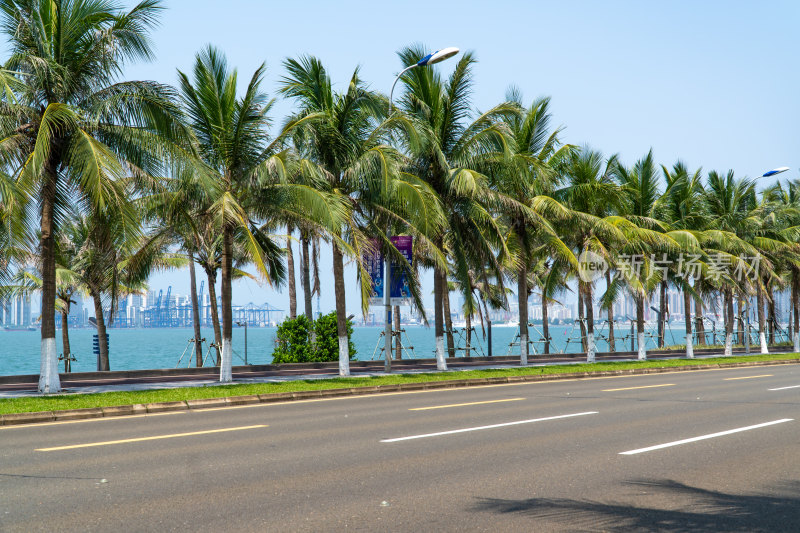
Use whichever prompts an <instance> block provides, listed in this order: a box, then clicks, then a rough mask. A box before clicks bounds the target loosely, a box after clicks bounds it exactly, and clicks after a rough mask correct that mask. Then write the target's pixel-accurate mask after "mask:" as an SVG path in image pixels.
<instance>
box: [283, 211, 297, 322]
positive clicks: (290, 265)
mask: <svg viewBox="0 0 800 533" xmlns="http://www.w3.org/2000/svg"><path fill="white" fill-rule="evenodd" d="M292 233H294V226H293V225H291V224H287V225H286V276H287V277H288V281H289V318H291V319H292V320H294V319H295V318H297V288H296V287H295V278H294V251H293V250H292Z"/></svg>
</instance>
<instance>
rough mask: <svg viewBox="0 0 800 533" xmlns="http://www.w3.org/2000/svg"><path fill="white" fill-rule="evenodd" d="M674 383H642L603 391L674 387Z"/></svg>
mask: <svg viewBox="0 0 800 533" xmlns="http://www.w3.org/2000/svg"><path fill="white" fill-rule="evenodd" d="M674 386H675V384H674V383H662V384H661V385H642V386H641V387H623V388H621V389H603V391H602V392H616V391H618V390H636V389H654V388H656V387H674Z"/></svg>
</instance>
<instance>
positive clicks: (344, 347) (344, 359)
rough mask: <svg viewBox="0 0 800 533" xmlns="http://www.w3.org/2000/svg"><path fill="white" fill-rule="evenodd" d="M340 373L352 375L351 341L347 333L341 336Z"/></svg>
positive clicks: (341, 374)
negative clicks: (348, 339)
mask: <svg viewBox="0 0 800 533" xmlns="http://www.w3.org/2000/svg"><path fill="white" fill-rule="evenodd" d="M339 375H340V376H349V375H350V343H349V342H348V341H347V335H345V336H343V337H339Z"/></svg>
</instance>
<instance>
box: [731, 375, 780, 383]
mask: <svg viewBox="0 0 800 533" xmlns="http://www.w3.org/2000/svg"><path fill="white" fill-rule="evenodd" d="M771 377H772V374H761V375H760V376H742V377H740V378H724V379H723V381H733V380H735V379H753V378H771Z"/></svg>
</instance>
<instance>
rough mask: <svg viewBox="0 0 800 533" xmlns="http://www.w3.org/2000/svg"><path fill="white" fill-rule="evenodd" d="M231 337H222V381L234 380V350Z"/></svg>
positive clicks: (220, 367)
mask: <svg viewBox="0 0 800 533" xmlns="http://www.w3.org/2000/svg"><path fill="white" fill-rule="evenodd" d="M231 348H232V346H231V339H222V355H221V361H220V364H219V381H220V383H231V382H233V360H232V357H231V356H232V355H233V352H232V350H231Z"/></svg>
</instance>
